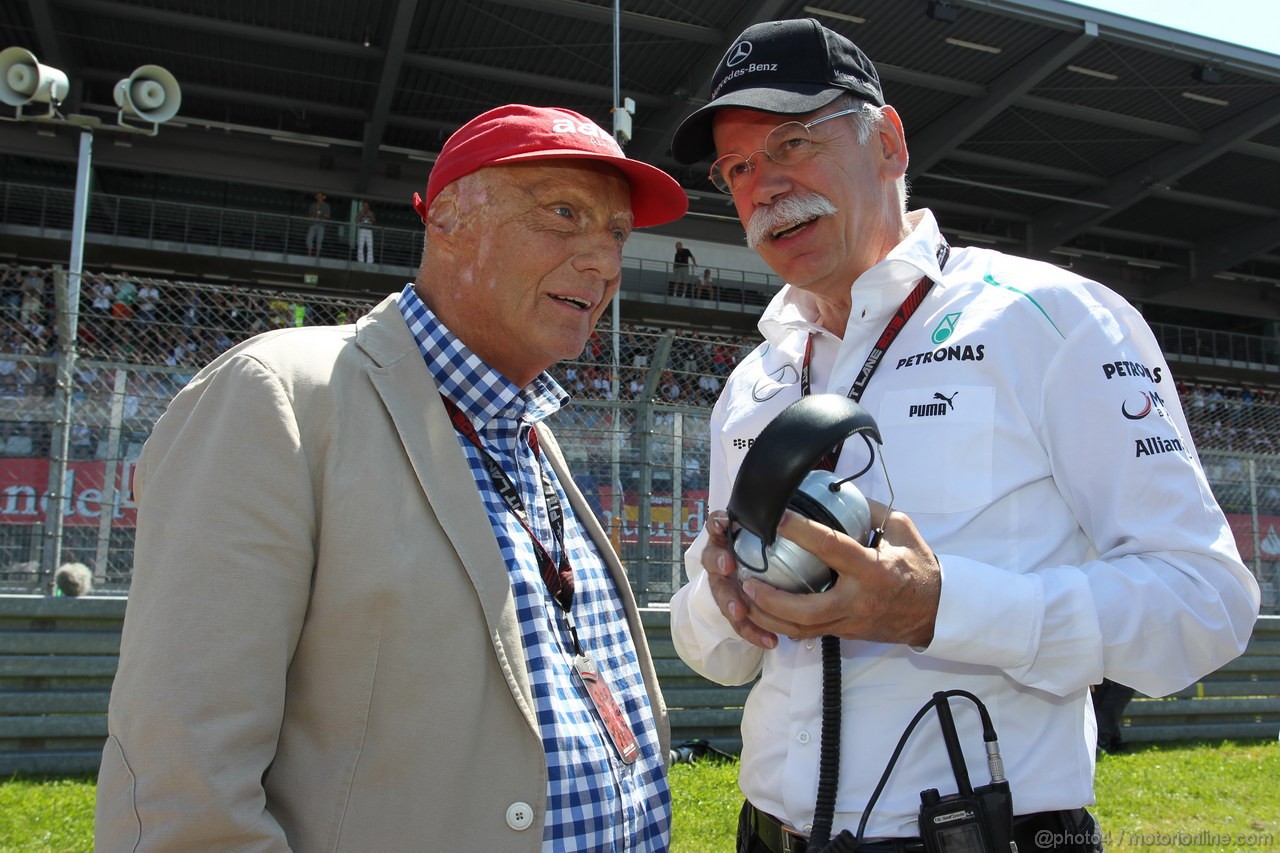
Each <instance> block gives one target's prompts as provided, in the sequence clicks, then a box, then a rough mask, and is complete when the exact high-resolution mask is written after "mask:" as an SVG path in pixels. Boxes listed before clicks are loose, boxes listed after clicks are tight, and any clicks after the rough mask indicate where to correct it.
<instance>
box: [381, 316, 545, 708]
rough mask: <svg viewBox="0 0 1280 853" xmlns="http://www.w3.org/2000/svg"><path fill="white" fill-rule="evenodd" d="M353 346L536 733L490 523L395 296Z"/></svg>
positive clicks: (514, 619)
mask: <svg viewBox="0 0 1280 853" xmlns="http://www.w3.org/2000/svg"><path fill="white" fill-rule="evenodd" d="M356 342H357V344H358V345H359V346H360V347H361V349H363V350H364V351H365V352H366V353H367V354H368V355H369V357H370V358H371V359H372V360H373V363H372V364H371V365H369V367H368V368H367V370H368V373H369V378H370V380H371V381H372V382H373V386H374V388H375V389H376V390H377V392H378V395H379V396H380V397H381V398H382V402H383V404H384V405H385V406H386V407H387V412H388V414H389V415H390V416H391V420H392V421H393V422H394V423H395V426H396V431H397V432H398V433H399V435H400V441H401V442H402V443H403V444H404V449H405V453H406V454H407V455H408V457H409V462H410V465H411V466H412V467H413V471H414V474H415V475H416V476H417V478H418V482H419V483H420V484H421V486H422V490H423V492H424V493H425V494H426V496H427V500H428V501H429V502H430V504H431V507H432V509H433V510H434V511H435V513H436V519H437V521H439V523H440V526H441V527H442V528H443V529H444V532H445V535H446V536H448V537H449V540H450V542H451V543H452V545H453V548H454V550H455V551H456V552H457V554H458V560H459V561H460V563H461V565H462V567H463V569H465V570H466V572H467V574H468V576H469V577H470V578H471V583H472V585H473V586H474V587H475V590H476V595H477V596H478V597H479V599H480V604H481V607H482V608H483V610H484V615H485V620H486V622H487V623H488V626H489V632H490V636H491V637H492V639H493V646H494V651H495V652H496V654H497V656H498V662H499V664H500V665H501V667H502V671H503V673H504V674H505V675H506V678H507V683H508V685H509V686H510V688H511V692H512V695H513V696H514V697H515V700H516V704H517V705H518V706H519V708H520V710H521V713H523V714H524V716H525V719H526V720H527V721H528V723H529V725H530V727H531V728H532V729H533V730H534V732H535V733H536V732H537V731H538V726H537V719H536V716H535V714H534V708H533V692H532V690H531V688H530V686H529V673H528V669H527V667H526V666H525V660H524V646H523V643H522V642H521V639H520V625H519V620H518V619H517V617H516V609H515V600H514V598H513V596H512V594H511V581H510V579H509V577H508V576H507V572H506V568H505V563H504V562H503V560H502V552H501V551H500V550H499V548H498V543H497V540H495V539H494V536H493V530H492V528H491V527H490V526H489V524H487V523H477V521H478V520H479V521H484V520H485V518H486V514H485V509H484V504H483V503H482V502H481V499H480V493H479V491H478V490H477V489H476V488H474V487H472V486H471V485H470V484H471V483H473V482H474V478H473V476H472V474H471V469H470V468H469V467H468V465H467V461H466V457H465V456H464V455H463V453H462V449H461V448H460V447H459V446H458V436H457V433H456V432H455V431H454V428H453V424H452V423H451V422H450V420H449V415H448V413H447V412H446V411H445V408H444V404H443V403H442V402H441V400H440V393H439V391H438V390H437V389H436V385H435V383H434V381H432V378H431V373H430V371H428V370H427V369H426V365H424V364H423V361H422V354H421V353H420V352H419V351H418V347H417V344H416V342H415V341H414V339H413V334H412V333H411V332H410V331H409V327H408V325H407V324H406V323H405V322H404V318H403V316H402V315H401V314H400V309H399V306H398V304H397V297H396V296H395V295H392V296H389V297H388V298H387V299H385V300H383V301H382V303H381V304H379V305H378V306H377V307H376V308H374V309H373V311H371V312H370V313H369V314H368V315H367V316H365V317H364V318H362V319H361V320H360V322H359V323H358V324H357V331H356Z"/></svg>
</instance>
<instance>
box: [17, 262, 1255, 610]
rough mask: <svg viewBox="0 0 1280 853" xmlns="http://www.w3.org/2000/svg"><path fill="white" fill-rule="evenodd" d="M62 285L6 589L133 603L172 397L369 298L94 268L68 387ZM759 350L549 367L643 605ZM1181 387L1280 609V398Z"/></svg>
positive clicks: (560, 431)
mask: <svg viewBox="0 0 1280 853" xmlns="http://www.w3.org/2000/svg"><path fill="white" fill-rule="evenodd" d="M61 275H65V273H63V272H61V271H60V270H57V269H54V270H50V269H39V268H24V267H21V266H19V265H17V264H14V265H10V266H9V268H8V269H6V270H4V271H3V281H2V282H0V589H4V590H8V591H30V592H49V591H50V590H51V570H50V569H51V565H52V564H51V563H50V560H49V559H48V555H49V554H51V553H56V554H57V556H58V560H57V562H59V563H66V562H81V563H84V564H85V565H88V566H90V567H91V568H92V569H93V571H94V574H95V578H96V582H95V585H96V587H97V588H98V589H99V590H107V591H125V590H127V588H128V584H129V575H130V569H131V564H132V559H133V536H134V525H135V507H134V504H133V502H132V499H131V494H130V483H131V481H132V473H133V465H134V463H135V461H136V459H137V457H138V453H139V452H140V450H141V448H142V444H143V442H144V441H145V440H146V438H147V436H148V435H149V434H150V430H151V427H152V425H153V424H154V423H155V421H156V419H157V418H159V416H160V414H161V413H162V412H163V411H164V409H165V407H166V406H167V405H168V403H169V401H170V400H171V399H172V397H173V395H174V394H176V393H177V392H178V390H179V389H180V388H182V386H183V385H184V384H185V383H186V382H187V381H188V380H189V379H190V377H191V376H192V375H194V373H195V372H196V371H197V370H198V369H199V368H200V367H201V366H203V365H204V364H205V363H207V362H208V361H210V360H212V359H213V358H214V357H215V356H216V355H218V354H219V353H220V352H222V351H224V350H225V349H227V347H229V346H231V345H232V344H234V343H236V342H238V341H241V340H244V339H245V338H247V337H249V336H251V335H254V334H257V333H258V332H262V331H266V330H269V329H275V328H284V327H289V326H297V325H321V324H336V323H344V322H351V321H353V320H355V319H356V318H358V317H359V316H360V315H361V314H362V313H363V312H364V311H366V310H368V308H369V307H371V303H369V302H367V301H362V300H354V299H342V298H337V297H331V296H325V295H321V294H317V293H286V292H278V291H267V290H256V289H246V288H239V287H234V286H217V285H209V284H194V283H188V282H175V281H168V280H153V279H150V278H141V277H137V276H128V275H102V274H98V273H94V272H88V273H86V274H84V276H83V277H82V281H81V290H80V300H79V322H78V329H79V333H78V347H77V356H76V358H75V359H74V363H73V364H72V365H71V368H72V369H71V370H70V372H69V373H68V374H67V376H68V378H67V380H66V387H65V388H63V389H60V388H59V384H58V377H59V375H60V368H62V367H65V354H64V353H60V352H59V349H58V347H57V345H56V344H57V332H56V328H57V325H58V324H57V322H56V321H57V320H58V317H57V316H56V315H57V311H56V300H55V298H54V294H55V292H56V291H57V290H58V288H59V287H62V288H64V292H65V281H63V280H60V279H58V278H57V277H58V276H61ZM1162 331H1165V332H1168V329H1167V328H1166V329H1165V330H1162ZM754 344H755V341H754V340H744V339H743V338H741V337H736V338H734V337H727V336H724V335H715V334H700V333H694V332H688V331H680V332H675V331H672V330H669V329H659V328H650V327H643V326H634V325H624V326H623V327H621V328H619V329H616V330H615V329H613V328H611V327H609V326H608V324H607V323H606V324H605V325H603V326H602V327H601V328H600V329H599V330H598V331H597V332H596V334H594V335H593V336H592V337H591V339H590V341H589V342H588V344H587V347H586V348H585V349H584V351H583V353H582V354H581V356H580V357H579V358H578V359H576V360H573V361H569V362H564V363H562V364H561V365H558V366H557V368H556V369H555V371H553V372H554V373H555V374H556V376H557V378H558V379H559V380H560V381H561V382H562V383H563V384H564V386H565V387H566V388H567V389H568V390H569V391H570V393H571V394H572V395H573V398H574V399H573V403H572V404H571V405H570V406H569V407H568V408H567V409H565V410H564V411H562V412H560V413H559V414H558V415H557V416H556V417H555V419H554V420H553V421H552V425H553V427H554V429H555V431H556V434H557V437H558V438H559V442H560V444H561V446H562V447H563V449H564V450H565V453H566V454H567V455H568V457H569V461H570V463H571V465H572V468H573V471H574V476H575V479H576V480H577V481H578V485H579V486H580V487H581V488H582V491H583V492H584V493H585V494H586V495H587V497H588V500H589V502H591V504H592V506H593V509H594V510H595V512H596V513H597V515H598V517H599V518H600V519H601V521H602V522H603V524H604V526H605V528H606V529H607V530H608V531H609V532H610V536H611V538H612V539H613V541H614V544H615V546H616V547H617V549H618V551H619V552H620V553H621V555H622V557H623V559H624V561H625V562H626V564H627V566H628V570H629V572H630V575H631V578H632V583H633V586H634V587H635V592H636V595H637V598H638V599H639V600H640V601H641V602H642V603H646V604H647V603H663V602H665V601H667V600H668V598H669V597H670V595H671V593H672V591H673V590H674V589H675V588H676V587H678V586H679V584H680V583H681V581H682V577H683V561H682V559H681V553H682V552H683V550H684V548H685V547H686V546H687V545H688V544H689V543H690V542H692V540H693V537H694V536H695V535H696V534H697V532H698V530H699V529H700V528H701V526H702V523H703V520H704V517H705V513H706V510H707V506H706V488H707V458H708V450H709V448H708V440H709V437H708V423H707V421H708V416H709V414H710V408H711V405H712V403H714V401H715V398H716V396H717V395H718V393H719V391H720V388H721V386H722V384H723V382H724V379H725V377H726V376H727V375H728V373H729V371H730V370H731V369H732V368H733V366H734V365H735V364H736V363H737V361H738V359H739V358H741V357H742V355H743V354H744V353H745V352H747V351H749V349H750V348H751V347H752V346H754ZM60 360H62V363H61V364H60ZM1181 391H1182V397H1183V400H1184V404H1185V408H1186V410H1187V415H1188V419H1189V421H1190V424H1191V429H1192V433H1193V436H1194V437H1195V439H1196V442H1197V446H1198V449H1199V451H1200V456H1201V458H1202V460H1203V462H1204V464H1205V468H1206V471H1207V472H1208V474H1209V478H1210V482H1211V484H1212V485H1213V488H1214V492H1215V494H1216V495H1217V496H1218V499H1219V501H1220V502H1221V503H1222V505H1223V508H1224V509H1225V510H1226V511H1227V513H1228V516H1229V519H1230V521H1231V524H1232V527H1233V530H1234V531H1235V534H1236V539H1237V542H1238V544H1239V546H1240V550H1241V553H1242V555H1243V556H1244V559H1245V561H1246V563H1248V565H1249V566H1250V567H1251V568H1252V569H1253V570H1254V572H1255V573H1256V574H1257V576H1258V578H1259V581H1260V582H1261V584H1262V588H1263V607H1264V612H1268V613H1277V612H1280V459H1278V458H1277V445H1278V444H1280V394H1278V393H1277V392H1275V391H1271V390H1262V389H1229V388H1224V387H1217V386H1185V387H1183V388H1182V389H1181ZM250 440H251V439H250ZM64 444H65V448H66V452H65V453H63V452H62V447H63V445H64ZM50 506H52V507H53V508H54V510H55V513H54V514H53V515H51V514H50V513H49V512H48V510H49V507H50ZM59 507H60V508H61V512H60V514H58V513H57V510H58V508H59Z"/></svg>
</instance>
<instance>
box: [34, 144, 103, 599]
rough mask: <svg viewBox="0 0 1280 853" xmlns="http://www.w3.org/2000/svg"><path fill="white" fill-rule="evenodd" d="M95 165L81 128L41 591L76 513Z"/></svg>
mask: <svg viewBox="0 0 1280 853" xmlns="http://www.w3.org/2000/svg"><path fill="white" fill-rule="evenodd" d="M92 165H93V130H92V129H91V128H89V127H81V128H80V157H79V161H78V163H77V166H76V196H75V208H74V212H73V217H72V221H71V268H70V270H69V271H68V273H67V276H66V278H65V283H63V284H59V282H58V281H57V278H58V277H55V280H54V298H55V300H56V308H57V313H58V354H57V368H56V369H57V383H56V384H55V386H54V392H53V393H54V397H53V400H54V403H53V406H54V409H53V410H54V415H55V420H54V423H53V435H52V436H51V441H50V446H49V453H50V459H49V489H48V497H47V499H46V501H45V510H44V536H45V547H44V548H43V549H42V551H41V561H40V572H41V578H40V589H41V590H42V591H44V592H48V591H49V590H50V589H52V586H51V585H50V584H51V583H52V581H53V573H54V572H55V571H57V569H58V566H59V565H61V564H62V531H63V520H64V519H65V517H66V514H67V512H68V511H69V510H70V508H71V500H72V494H71V491H72V489H71V483H69V482H68V480H67V471H68V467H67V456H68V455H69V453H68V449H69V444H70V439H71V390H72V387H73V382H74V379H75V370H76V353H77V351H76V341H77V336H78V335H79V331H80V330H79V325H80V275H81V272H82V271H83V269H84V234H85V224H86V222H87V221H88V216H89V178H90V173H91V169H92Z"/></svg>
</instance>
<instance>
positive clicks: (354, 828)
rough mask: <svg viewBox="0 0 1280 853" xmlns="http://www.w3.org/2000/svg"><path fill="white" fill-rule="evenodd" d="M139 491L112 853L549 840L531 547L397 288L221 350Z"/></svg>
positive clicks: (107, 815) (157, 433)
mask: <svg viewBox="0 0 1280 853" xmlns="http://www.w3.org/2000/svg"><path fill="white" fill-rule="evenodd" d="M539 437H540V439H541V446H542V448H543V450H544V452H545V454H546V458H547V459H548V460H550V463H551V465H552V466H553V468H554V469H555V471H556V473H557V475H558V477H559V479H560V482H561V484H562V485H563V487H564V489H565V492H566V493H567V494H568V496H569V500H570V503H571V504H572V506H573V509H574V512H575V513H576V515H577V517H578V519H579V520H580V522H581V523H582V524H583V525H584V526H585V527H586V529H587V530H588V531H589V534H590V536H591V538H592V539H593V540H594V542H595V543H596V546H597V547H598V548H599V550H600V553H601V554H603V555H604V558H605V561H606V563H607V565H608V567H609V571H610V572H611V574H612V576H613V578H614V580H615V583H616V584H617V588H618V594H619V595H620V597H621V599H622V601H623V602H624V605H625V608H626V612H627V620H628V624H629V626H630V629H631V634H632V636H633V638H634V639H635V644H636V650H637V653H638V655H639V660H640V666H641V670H642V674H643V676H644V679H645V682H646V685H647V688H648V694H649V701H650V703H651V705H652V707H653V709H654V713H655V715H656V716H657V719H658V727H659V732H660V738H661V743H662V749H663V750H664V754H665V751H666V749H667V748H668V745H669V733H668V729H667V720H666V709H665V706H664V705H663V701H662V697H661V694H660V692H659V688H658V683H657V677H656V675H655V672H654V668H653V663H652V660H651V658H650V655H649V651H648V647H647V645H646V643H645V639H644V635H643V632H642V629H641V626H640V620H639V616H638V614H637V611H636V606H635V601H634V599H633V597H632V595H631V592H630V588H629V586H628V583H627V579H626V577H625V575H624V572H623V569H622V566H621V564H620V563H619V561H618V558H617V557H616V555H615V554H614V552H613V550H612V548H611V547H610V545H609V542H608V539H607V537H606V535H605V532H604V531H603V529H601V527H600V526H599V524H598V523H597V522H596V520H595V517H594V516H593V515H592V513H591V511H590V510H589V509H588V507H587V505H586V503H585V502H584V501H583V498H582V495H581V494H580V493H579V491H578V490H577V488H576V487H575V486H574V484H573V480H572V478H571V477H570V476H569V473H568V471H567V469H566V467H565V462H564V458H563V456H562V454H561V452H560V450H559V448H558V447H557V445H556V444H555V442H554V440H553V439H552V438H551V436H550V434H549V431H548V430H546V429H540V430H539ZM135 494H136V499H137V501H138V509H139V518H138V529H137V543H136V551H135V568H134V576H133V585H132V589H131V592H130V598H129V605H128V612H127V615H126V619H125V625H124V635H123V640H122V647H121V654H120V667H119V672H118V674H117V676H116V679H115V684H114V689H113V691H112V696H111V704H110V712H109V738H108V740H107V743H106V747H105V749H104V752H103V758H102V767H101V771H100V775H99V780H98V803H97V824H96V842H97V848H96V849H97V850H98V851H99V853H113V851H121V850H129V851H158V850H170V851H179V850H180V851H219V853H225V851H250V850H252V851H283V850H289V849H293V850H298V851H307V853H310V851H353V853H395V851H427V853H430V851H444V850H449V851H476V853H494V851H507V850H511V851H524V850H528V851H536V850H539V849H540V848H541V841H542V827H543V818H544V812H545V805H546V787H547V780H546V775H547V773H546V763H545V760H544V757H543V752H542V745H541V741H540V739H539V736H538V731H537V726H536V723H535V719H534V710H533V700H532V696H531V693H530V686H529V676H528V672H527V671H526V668H525V663H524V653H523V649H522V646H521V640H520V630H519V625H518V623H517V619H516V613H515V608H514V604H513V599H512V594H511V588H510V584H509V582H508V578H507V570H506V567H505V566H504V564H503V560H502V557H501V555H500V553H499V550H498V545H497V542H496V540H495V538H494V535H493V532H492V529H491V528H490V526H489V523H488V521H487V519H486V516H485V510H484V507H483V506H482V504H481V501H480V496H479V493H478V491H477V489H476V486H475V482H474V480H473V478H472V475H471V472H470V470H469V468H468V467H467V463H466V460H465V458H464V456H463V454H462V451H461V449H460V447H459V445H458V438H457V436H456V434H455V432H454V429H453V426H452V425H451V424H450V421H449V417H448V415H447V413H446V412H445V409H444V406H443V405H442V403H441V401H440V397H439V394H438V392H437V390H436V387H435V385H434V383H433V382H432V379H431V375H430V372H429V371H428V370H427V368H426V366H425V364H424V363H423V360H422V357H421V355H420V354H419V352H418V349H417V346H416V344H415V342H414V340H413V336H412V335H411V333H410V332H409V330H408V327H407V326H406V324H405V322H404V320H403V319H402V317H401V315H400V312H399V309H398V307H397V304H396V297H395V296H391V297H389V298H387V299H386V300H384V301H383V302H382V303H381V304H380V305H379V306H378V307H377V308H375V309H374V310H373V311H372V312H371V313H370V314H369V315H368V316H367V317H365V318H363V319H361V320H360V321H359V322H358V323H357V324H356V325H355V326H341V327H327V328H326V327H309V328H300V329H289V330H284V331H279V332H272V333H268V334H266V335H262V336H259V337H257V338H255V339H253V340H251V341H248V342H246V343H244V344H241V345H239V346H237V347H235V348H233V349H232V350H230V351H228V352H227V353H225V354H224V355H222V356H220V357H219V358H218V359H217V360H215V361H214V362H213V363H212V364H210V365H209V366H208V367H206V368H205V369H204V370H202V371H201V372H200V373H199V374H198V375H197V376H196V377H195V378H194V379H193V380H192V382H191V383H190V384H189V385H188V386H187V387H186V388H185V389H184V390H183V391H182V392H181V393H180V394H179V395H178V396H177V397H176V398H175V399H174V400H173V402H172V404H171V405H170V406H169V409H168V411H167V412H166V413H165V415H164V416H163V417H162V418H161V419H160V420H159V422H158V423H157V424H156V427H155V430H154V432H153V433H152V436H151V439H150V440H149V441H148V443H147V445H146V448H145V449H144V451H143V454H142V458H141V460H140V461H139V463H138V468H137V473H136V477H135ZM521 811H525V812H527V813H530V814H532V820H531V821H530V822H529V823H528V825H527V827H526V828H523V829H519V828H513V825H512V824H517V825H518V824H519V823H520V821H519V819H518V813H520V812H521Z"/></svg>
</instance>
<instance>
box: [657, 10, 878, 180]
mask: <svg viewBox="0 0 1280 853" xmlns="http://www.w3.org/2000/svg"><path fill="white" fill-rule="evenodd" d="M846 93H848V94H851V95H854V96H855V97H858V98H861V99H863V100H864V101H870V102H871V103H873V104H875V105H876V106H880V107H882V106H884V92H883V91H882V90H881V88H880V75H879V74H877V73H876V68H875V66H874V65H872V64H871V60H870V59H868V58H867V55H866V54H865V53H863V52H862V51H861V50H859V49H858V46H857V45H856V44H854V43H853V42H851V41H849V40H848V39H847V38H845V37H844V36H842V35H840V34H839V33H837V32H833V31H832V30H829V29H827V28H826V27H824V26H823V25H822V24H820V23H818V22H817V21H815V20H813V19H812V18H799V19H795V20H789V21H769V22H766V23H763V24H755V25H753V26H750V27H747V29H745V30H743V31H742V35H740V36H738V39H737V41H735V42H734V43H733V45H732V46H731V47H730V48H729V50H728V51H726V52H725V55H724V58H723V59H721V60H720V65H719V67H718V68H716V73H715V75H714V76H713V77H712V78H711V102H710V103H708V104H707V105H706V106H704V107H702V108H700V109H699V110H697V111H696V112H694V113H693V114H692V115H690V116H689V117H688V118H686V119H685V120H684V121H683V122H681V124H680V126H679V127H678V128H676V133H675V137H674V138H673V139H672V141H671V155H672V156H673V157H675V159H676V161H677V162H680V163H696V162H698V161H699V160H701V159H702V158H703V157H706V156H707V155H709V154H711V153H712V152H713V151H714V150H715V142H714V140H713V139H712V136H711V120H712V118H713V117H714V115H715V112H716V110H719V109H723V108H725V107H737V108H738V109H744V110H759V111H760V112H766V113H780V114H782V115H803V114H805V113H811V112H813V111H814V110H817V109H820V108H821V107H824V106H826V105H827V104H829V103H830V102H831V101H832V100H834V99H835V98H836V97H837V96H839V95H843V94H846Z"/></svg>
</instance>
